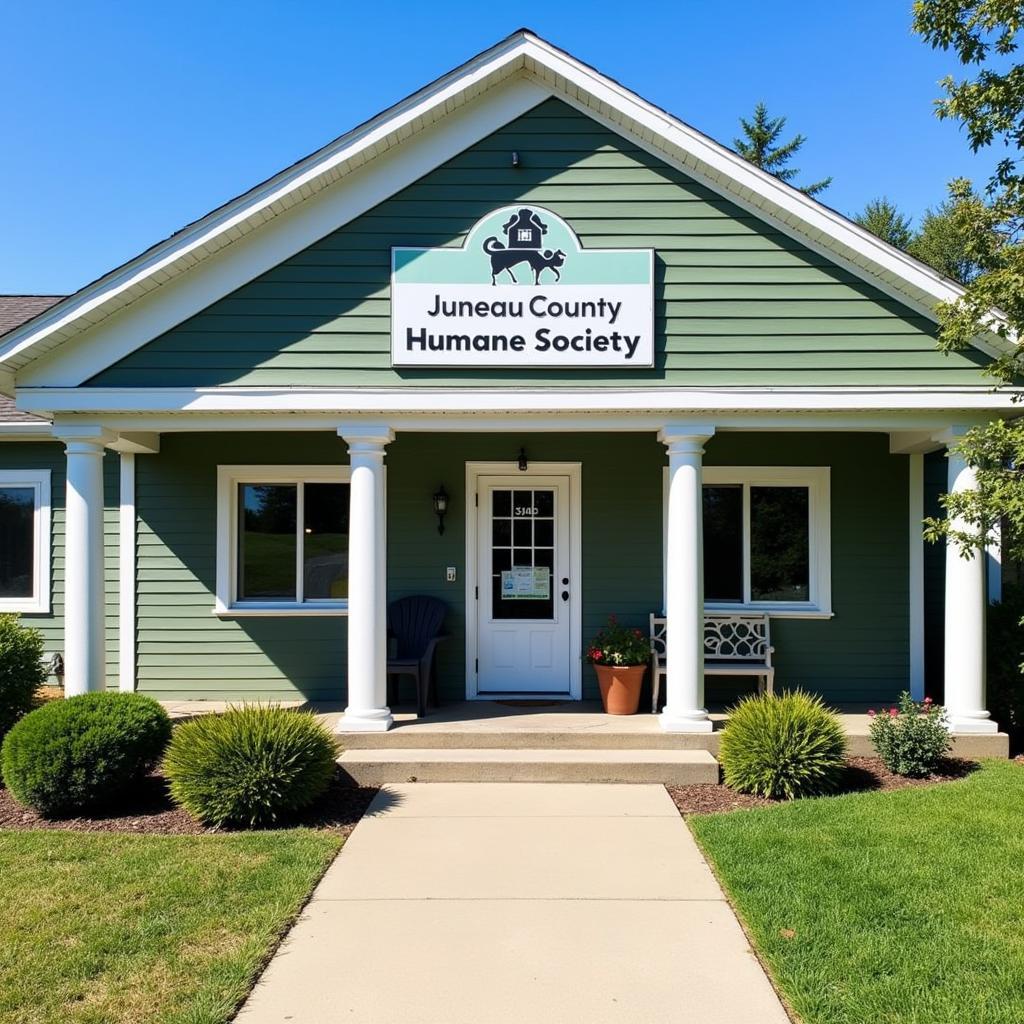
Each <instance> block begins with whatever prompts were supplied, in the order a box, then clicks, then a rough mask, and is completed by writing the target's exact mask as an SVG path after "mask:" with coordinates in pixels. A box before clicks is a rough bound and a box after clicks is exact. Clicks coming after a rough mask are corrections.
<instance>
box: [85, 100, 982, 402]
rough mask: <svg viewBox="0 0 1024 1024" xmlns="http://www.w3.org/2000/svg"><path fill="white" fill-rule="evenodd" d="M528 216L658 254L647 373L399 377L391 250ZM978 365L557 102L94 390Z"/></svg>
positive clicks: (661, 377) (832, 380)
mask: <svg viewBox="0 0 1024 1024" xmlns="http://www.w3.org/2000/svg"><path fill="white" fill-rule="evenodd" d="M513 150H515V151H516V152H518V153H519V155H520V159H521V162H522V165H521V166H520V167H519V168H518V169H515V168H513V167H511V161H510V153H511V152H512V151H513ZM339 187H343V186H339ZM517 202H524V203H536V204H538V205H543V206H545V207H547V208H549V209H551V210H553V211H554V212H555V213H557V214H559V215H560V216H562V217H564V218H565V219H566V220H567V221H568V222H569V223H570V224H571V225H572V226H573V227H574V228H575V230H576V231H577V233H578V234H579V236H580V238H581V240H582V243H583V245H584V246H585V247H595V248H596V247H619V248H621V247H645V248H646V247H652V248H654V249H655V250H656V294H655V316H656V331H657V337H656V350H657V356H656V364H657V365H656V366H655V368H654V369H636V370H625V371H623V370H615V371H599V370H566V371H562V372H560V373H559V372H557V371H550V370H539V371H500V370H498V371H491V372H490V373H484V372H480V371H466V370H462V371H460V370H409V369H406V370H396V369H393V368H392V367H391V365H390V335H389V330H390V319H389V318H390V303H389V281H390V250H391V246H393V245H409V246H451V245H459V244H461V243H462V241H463V239H464V238H465V236H466V233H467V232H468V231H469V229H470V228H471V227H472V226H473V224H474V222H475V221H476V220H477V219H478V218H480V217H481V216H482V215H484V214H486V213H488V212H489V211H491V210H493V209H495V208H496V207H499V206H502V205H505V204H510V203H517ZM985 362H986V359H985V357H984V356H982V355H981V354H980V353H978V352H968V353H959V354H955V355H948V356H947V355H943V354H941V353H939V352H937V351H936V347H935V329H934V325H933V324H932V323H931V322H930V321H928V320H926V319H925V318H923V317H921V316H918V315H916V314H914V313H913V312H911V311H910V310H908V309H907V308H905V307H903V306H901V305H900V304H899V303H898V302H895V301H894V300H892V299H891V298H889V297H888V296H886V295H884V294H883V293H882V292H880V291H878V290H877V289H874V288H872V287H870V286H869V285H867V284H865V283H863V282H862V281H860V280H859V279H858V278H857V277H856V276H854V275H853V274H851V273H850V272H849V271H846V270H844V269H842V268H840V267H838V266H836V265H834V264H832V263H830V262H829V261H828V260H827V259H826V258H825V257H823V256H821V255H819V254H817V253H814V252H812V251H810V250H809V249H806V248H804V247H803V246H801V245H800V244H799V243H797V242H796V241H794V240H793V239H791V238H790V237H788V236H787V235H784V234H782V233H780V232H779V231H778V230H777V229H775V228H773V227H771V226H770V225H768V224H766V223H765V222H763V221H761V220H759V219H757V218H756V217H753V216H751V215H750V214H748V213H746V212H745V211H743V210H741V209H740V208H739V207H737V206H735V205H733V204H731V203H729V202H728V201H726V200H724V199H722V198H721V197H720V196H719V195H718V194H716V193H714V192H712V191H711V190H709V189H708V188H706V187H704V186H702V185H699V184H697V183H696V182H694V181H693V180H692V179H691V178H689V177H688V176H687V175H685V174H683V173H681V172H680V171H677V170H675V169H673V168H671V167H669V166H668V165H667V164H665V163H663V162H661V161H660V160H658V159H657V158H656V157H654V156H652V155H650V154H649V153H646V152H645V151H643V150H641V149H639V148H637V147H636V146H635V145H633V144H632V143H630V142H628V141H627V140H626V139H624V138H623V137H621V136H619V135H617V134H615V133H614V132H612V131H609V130H608V129H606V128H604V127H602V126H600V125H598V124H596V123H595V122H594V121H592V120H590V119H589V118H587V117H586V116H585V115H584V114H582V113H580V112H578V111H575V110H573V109H571V108H570V107H568V106H566V105H565V104H563V103H561V102H559V101H557V100H548V101H547V102H545V103H542V104H541V105H539V106H538V107H536V108H534V109H533V110H532V111H530V112H529V113H527V114H525V115H524V116H522V117H520V118H518V119H517V120H515V121H513V122H511V123H510V124H508V125H506V126H505V127H504V128H502V129H500V130H499V131H497V132H495V133H494V134H493V135H491V136H489V137H488V138H486V139H484V140H482V141H481V142H479V143H478V144H477V145H475V146H473V147H472V148H470V149H468V150H466V151H465V152H463V153H461V154H460V155H459V156H457V157H455V158H453V159H452V160H449V161H448V162H447V163H445V164H443V165H441V166H440V167H438V168H437V169H436V170H434V171H432V172H431V173H430V174H428V175H426V176H425V177H423V178H421V179H420V180H419V181H418V182H416V183H415V184H413V185H410V186H409V187H408V188H406V189H404V190H402V191H401V192H399V193H398V194H397V195H395V196H394V197H393V198H391V199H389V200H387V201H385V202H383V203H381V204H380V205H379V206H377V207H375V208H374V209H372V210H370V211H369V212H368V213H366V214H364V215H363V216H361V217H359V218H357V219H356V220H354V221H353V222H351V223H350V224H348V225H346V226H345V227H343V228H341V229H340V230H337V231H334V232H332V233H331V234H329V235H327V236H326V237H325V238H323V239H321V240H320V241H319V242H317V243H316V244H315V245H312V246H310V247H309V248H308V249H306V250H304V251H303V252H300V253H298V254H297V255H296V256H294V257H292V258H291V259H289V260H287V261H285V262H284V263H282V264H280V265H279V266H277V267H275V268H274V269H273V270H271V271H269V272H267V273H265V274H263V275H261V276H260V277H258V278H256V279H255V280H253V281H252V282H250V283H249V284H247V285H245V286H244V287H242V288H240V289H238V290H237V291H235V292H234V293H232V294H231V295H229V296H227V297H226V298H224V299H222V300H220V301H219V302H217V303H215V304H213V305H212V306H210V307H208V308H207V309H205V310H204V311H203V312H202V313H200V314H199V315H198V316H195V317H192V318H191V319H190V320H187V321H185V322H184V323H182V324H180V325H179V326H178V327H176V328H174V329H173V330H171V331H169V332H168V333H166V334H164V335H162V336H161V337H159V338H157V339H155V340H154V341H152V342H150V343H149V344H147V345H144V346H143V347H142V348H140V349H139V350H137V351H136V352H134V353H132V354H131V355H129V356H127V357H126V358H124V359H122V360H121V361H120V362H118V363H116V364H114V365H113V366H112V367H110V368H108V369H107V370H105V371H103V372H102V373H100V374H98V375H97V376H96V377H94V378H93V379H92V380H91V381H90V382H89V383H90V384H93V385H97V386H99V385H104V386H145V387H150V386H157V387H159V386H164V387H170V386H182V387H190V386H216V385H228V384H248V385H338V386H358V385H366V386H376V387H380V386H398V385H413V386H415V385H466V386H470V385H478V386H483V385H499V384H505V383H507V384H511V383H516V382H523V383H529V384H533V385H541V386H543V385H552V386H554V385H574V384H575V385H615V384H619V385H621V384H635V385H648V386H650V385H657V384H666V385H675V386H691V385H692V386H696V387H700V386H714V385H743V384H757V385H764V384H789V385H826V384H841V385H851V384H890V385H892V384H897V385H898V384H911V383H915V384H920V385H943V384H951V385H952V384H977V383H984V382H985V379H984V378H983V377H982V376H981V372H980V371H981V367H982V366H983V365H984V363H985Z"/></svg>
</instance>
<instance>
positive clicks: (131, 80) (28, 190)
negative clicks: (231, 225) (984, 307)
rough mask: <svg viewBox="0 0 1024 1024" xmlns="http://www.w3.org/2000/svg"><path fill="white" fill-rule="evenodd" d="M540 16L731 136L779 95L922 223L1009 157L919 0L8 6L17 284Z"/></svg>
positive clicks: (319, 134) (78, 261) (126, 246)
mask: <svg viewBox="0 0 1024 1024" xmlns="http://www.w3.org/2000/svg"><path fill="white" fill-rule="evenodd" d="M520 26H527V27H529V28H532V29H533V30H534V31H536V32H538V33H539V34H541V35H543V36H545V37H546V38H547V39H550V40H551V41H552V42H553V43H555V44H557V45H558V46H561V47H563V48H565V49H567V50H569V51H571V52H572V53H573V54H575V55H576V56H577V57H579V58H580V59H582V60H584V61H586V62H588V63H590V64H593V65H594V66H596V67H597V68H599V69H600V70H601V71H603V72H604V73H605V74H608V75H610V76H611V77H613V78H616V79H618V80H619V81H620V82H622V83H623V84H624V85H626V86H628V87H629V88H631V89H633V90H635V91H636V92H638V93H640V94H641V95H642V96H644V97H646V98H647V99H649V100H651V101H652V102H654V103H657V104H658V105H659V106H662V107H665V108H666V109H668V110H669V111H671V112H672V113H674V114H676V115H677V116H679V117H681V118H682V119H683V120H684V121H687V122H689V123H690V124H692V125H694V126H695V127H696V128H699V129H700V130H701V131H704V132H706V133H708V134H709V135H711V136H713V137H714V138H717V139H719V140H720V141H722V142H725V143H726V144H731V143H732V140H733V138H734V137H735V135H736V129H737V119H738V117H739V116H740V115H746V114H748V113H749V112H750V111H751V109H752V108H753V106H754V104H755V102H757V101H758V100H764V101H765V102H766V103H767V104H768V106H769V110H770V111H771V112H774V113H782V114H786V115H787V116H788V118H789V124H788V126H787V127H788V128H791V129H792V130H793V131H800V132H802V133H803V134H804V135H806V136H808V139H809V141H808V143H807V145H806V146H805V147H804V150H803V152H801V153H800V154H799V160H798V161H797V164H798V166H800V168H801V170H802V172H803V174H802V177H801V180H802V181H811V180H815V179H817V178H820V177H824V176H826V175H828V174H831V175H833V176H834V178H835V182H834V184H833V186H832V187H831V188H830V189H829V190H828V191H827V192H825V193H824V194H823V195H822V197H821V198H822V199H823V200H824V201H825V202H827V203H828V204H829V205H830V206H833V207H835V208H836V209H838V210H840V211H841V212H843V213H850V212H853V211H856V210H859V209H860V208H862V207H863V205H864V203H865V202H866V201H867V200H869V199H871V198H872V197H874V196H878V195H888V196H889V197H890V198H891V199H893V200H894V201H895V202H896V203H897V204H898V205H899V206H900V207H901V208H902V209H903V210H905V211H906V212H907V213H910V214H913V215H915V216H918V215H920V213H921V212H923V210H924V209H925V208H927V207H928V206H931V205H935V204H937V203H939V202H941V201H942V199H943V197H944V195H945V187H946V182H947V181H948V180H949V179H950V178H952V177H955V176H957V175H968V176H972V177H974V178H976V179H983V178H984V177H985V176H986V175H987V173H988V170H989V168H990V166H991V164H992V162H993V158H992V157H991V156H990V155H989V156H985V155H983V156H979V157H975V156H973V155H972V154H971V153H970V150H969V149H968V147H967V145H966V142H965V141H964V138H963V135H962V133H961V132H960V130H959V128H958V127H957V126H956V125H955V124H953V123H950V122H940V121H939V120H938V119H937V118H936V117H935V116H934V113H933V109H932V103H933V100H934V99H935V97H936V96H938V95H939V88H938V86H937V82H938V80H939V79H940V78H942V77H943V75H945V74H947V73H950V72H953V73H956V72H957V70H958V69H957V67H956V65H955V62H954V60H953V58H952V57H950V56H949V55H946V54H942V53H935V52H933V51H932V50H930V49H929V48H928V47H926V46H925V45H924V43H922V42H921V41H920V40H919V39H918V38H917V37H916V36H913V35H912V34H911V31H910V2H909V0H832V2H831V3H827V4H823V3H820V2H789V0H776V2H774V3H766V2H764V0H755V2H748V0H733V2H732V3H722V2H718V3H711V2H705V0H701V2H695V0H676V2H674V3H662V2H660V0H658V2H653V3H652V2H649V0H647V2H644V0H641V2H639V3H631V4H624V3H621V2H619V3H614V4H613V3H605V2H601V0H591V2H583V0H548V2H546V3H543V4H541V3H533V2H524V0H520V2H519V3H516V4H512V5H508V4H497V3H490V4H488V3H484V2H482V0H474V2H471V3H470V2H462V0H459V2H454V0H453V2H447V3H446V2H444V0H434V2H433V3H429V4H427V3H418V4H413V3H408V2H405V0H392V2H381V0H378V2H376V3H358V4H355V3H351V2H348V0H336V2H333V3H328V2H316V3H314V2H303V0H294V2H290V3H267V2H261V0H250V2H247V3H244V4H242V3H235V2H212V3H211V2H210V0H203V2H192V0H176V2H174V3H162V4H157V3H152V2H149V3H147V2H142V3H134V4H132V3H128V2H124V3H117V4H114V3H107V4H97V3H92V2H88V0H85V2H75V3H70V2H61V3H47V2H45V0H40V2H37V3H35V4H28V3H20V4H9V5H7V7H6V9H5V12H4V15H3V30H4V35H5V36H6V38H7V43H6V44H5V46H4V64H3V69H2V72H0V75H2V78H0V82H2V85H0V125H2V126H3V128H2V131H3V138H2V141H0V292H5V293H14V292H26V293H33V292H34V293H63V292H69V291H73V290H75V289H76V288H79V287H81V286H82V285H83V284H86V283H88V282H89V281H91V280H93V279H94V278H96V277H98V276H100V275H101V274H103V273H105V272H106V271H108V270H110V269H112V268H113V267H114V266H116V265H117V264H119V263H122V262H124V261H125V260H126V259H129V258H130V257H132V256H134V255H136V254H137V253H138V252H140V251H141V250H143V249H145V248H147V247H148V246H149V245H151V244H153V243H154V242H156V241H158V240H159V239H161V238H164V237H166V236H167V235H169V234H171V233H172V232H173V231H175V230H177V229H178V228H180V227H181V226H183V225H184V224H186V223H187V222H188V221H190V220H194V219H195V218H196V217H199V216H202V215H203V214H204V213H206V212H208V211H209V210H211V209H213V208H214V207H215V206H217V205H219V204H220V203H222V202H224V201H225V200H227V199H230V198H231V197H233V196H235V195H237V194H239V193H240V192H243V191H245V190H246V189H247V188H249V187H250V186H252V185H254V184H255V183H257V182H258V181H261V180H262V179H264V178H266V177H268V176H270V175H271V174H273V173H275V172H276V171H278V170H280V169H281V168H283V167H285V166H287V165H288V164H290V163H292V162H294V161H295V160H297V159H299V158H300V157H302V156H304V155H306V154H307V153H309V152H311V151H313V150H315V149H317V148H318V147H319V146H321V145H323V144H324V143H325V142H327V141H329V140H330V139H332V138H334V137H336V136H337V135H340V134H342V133H343V132H345V131H346V130H348V129H349V128H351V127H352V126H354V125H355V124H358V123H359V122H360V121H363V120H365V119H366V118H367V117H370V116H371V115H373V114H375V113H377V112H378V111H379V110H382V109H383V108H385V107H387V106H389V105H390V104H391V103H393V102H395V101H396V100H399V99H401V98H402V97H403V96H405V95H407V94H408V93H410V92H412V91H414V90H415V89H417V88H418V87H419V86H421V85H423V84H425V83H426V82H428V81H429V80H431V79H433V78H435V77H437V76H438V75H440V74H443V73H444V72H445V71H448V70H449V69H451V68H452V67H454V66H455V65H457V64H459V63H461V62H462V61H464V60H466V59H467V58H468V57H470V56H472V55H473V54H475V53H477V52H479V51H480V50H483V49H485V48H487V47H488V46H489V45H491V44H492V43H494V42H496V41H497V40H498V39H500V38H502V37H503V36H505V35H507V34H508V33H509V32H511V31H513V30H515V29H516V28H519V27H520Z"/></svg>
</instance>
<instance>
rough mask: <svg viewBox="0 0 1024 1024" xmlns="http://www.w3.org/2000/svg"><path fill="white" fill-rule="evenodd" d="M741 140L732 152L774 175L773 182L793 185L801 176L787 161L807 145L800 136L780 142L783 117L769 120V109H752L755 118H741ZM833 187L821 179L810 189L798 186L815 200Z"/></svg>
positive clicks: (824, 179)
mask: <svg viewBox="0 0 1024 1024" xmlns="http://www.w3.org/2000/svg"><path fill="white" fill-rule="evenodd" d="M740 126H741V127H742V129H743V135H744V138H742V139H734V140H733V148H734V149H735V150H736V152H737V153H739V155H740V156H741V157H743V158H744V159H745V160H749V161H750V162H751V163H752V164H753V165H754V166H755V167H760V168H761V170H762V171H767V172H768V173H769V174H774V175H775V177H776V178H779V179H780V180H781V181H785V182H787V183H789V184H793V179H794V178H795V177H796V176H797V175H798V174H799V173H800V171H799V169H798V168H796V167H789V166H787V165H788V164H789V162H790V160H792V159H793V157H794V156H796V154H797V153H798V152H799V151H800V148H801V147H802V146H803V144H804V143H805V142H806V141H807V139H806V138H805V137H804V136H803V135H794V136H793V138H792V139H790V140H789V142H779V136H781V135H782V130H783V128H785V127H786V119H785V118H784V117H769V116H768V108H767V107H766V106H765V105H764V104H763V103H758V104H757V106H756V107H754V116H753V118H752V119H751V120H750V121H748V120H747V119H746V118H745V117H741V118H740ZM831 184H832V178H831V177H828V178H822V180H821V181H816V182H814V183H813V184H810V185H797V186H796V187H797V188H799V189H800V191H801V192H803V193H804V194H805V195H809V196H816V195H817V194H818V193H819V192H822V191H824V190H825V189H826V188H828V187H829V185H831Z"/></svg>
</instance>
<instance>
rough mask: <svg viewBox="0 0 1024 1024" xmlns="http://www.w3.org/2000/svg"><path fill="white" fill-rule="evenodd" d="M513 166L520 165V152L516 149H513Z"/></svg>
mask: <svg viewBox="0 0 1024 1024" xmlns="http://www.w3.org/2000/svg"><path fill="white" fill-rule="evenodd" d="M512 166H513V167H518V166H519V154H518V153H517V152H516V151H515V150H512Z"/></svg>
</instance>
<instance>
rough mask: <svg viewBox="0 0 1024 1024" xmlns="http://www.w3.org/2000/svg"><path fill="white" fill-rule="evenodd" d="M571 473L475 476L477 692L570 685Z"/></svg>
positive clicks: (565, 690) (573, 592) (574, 586)
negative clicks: (566, 474)
mask: <svg viewBox="0 0 1024 1024" xmlns="http://www.w3.org/2000/svg"><path fill="white" fill-rule="evenodd" d="M570 493H571V478H570V477H569V476H559V475H540V474H537V475H534V474H528V475H524V474H522V473H519V474H517V475H516V476H481V477H479V478H478V481H477V531H476V533H477V588H476V590H477V594H478V595H479V596H478V598H477V605H478V607H477V658H476V663H477V664H476V696H478V697H487V696H497V695H525V696H529V695H530V694H539V695H548V694H552V695H553V694H558V695H562V696H566V697H568V696H569V695H570V694H571V692H572V691H573V689H574V686H573V684H572V680H573V672H572V668H571V657H572V650H573V646H574V645H573V643H572V632H571V629H572V626H571V624H572V621H573V619H574V618H575V616H574V615H573V614H572V612H573V605H574V602H576V601H578V600H579V598H578V581H576V580H574V579H572V577H571V572H570V566H571V563H572V557H571V551H572V537H571V530H572V529H574V526H573V524H572V523H571V522H570Z"/></svg>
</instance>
